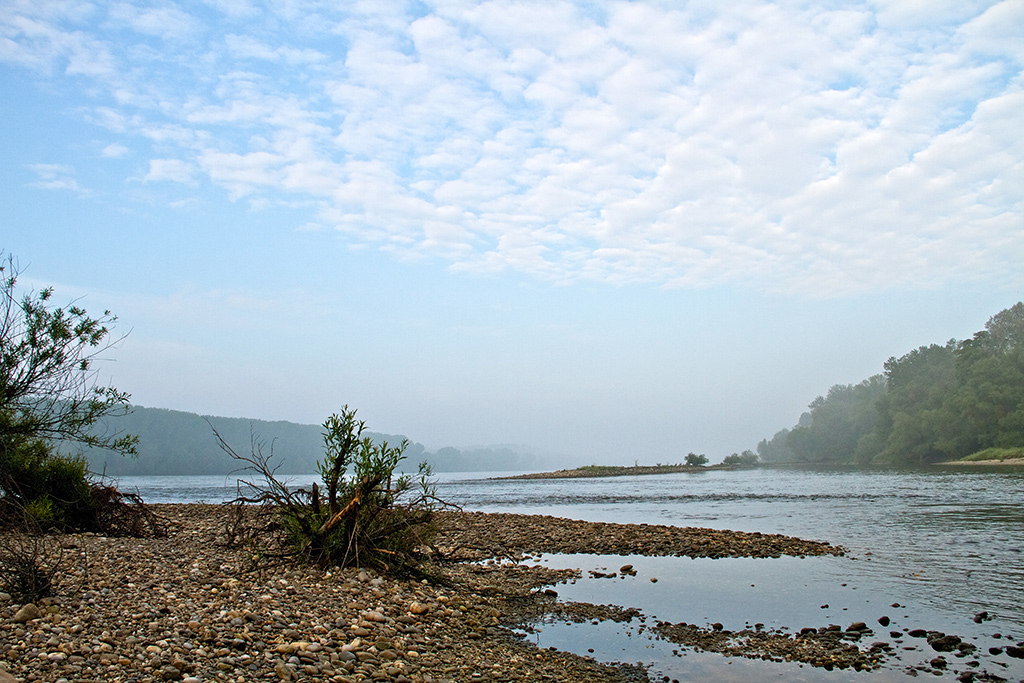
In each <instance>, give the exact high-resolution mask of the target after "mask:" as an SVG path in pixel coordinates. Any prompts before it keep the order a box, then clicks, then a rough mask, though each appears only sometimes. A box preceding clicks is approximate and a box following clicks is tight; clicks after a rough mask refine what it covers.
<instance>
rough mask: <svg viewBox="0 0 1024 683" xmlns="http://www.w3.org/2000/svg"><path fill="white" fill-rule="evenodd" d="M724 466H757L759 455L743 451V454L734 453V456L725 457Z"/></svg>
mask: <svg viewBox="0 0 1024 683" xmlns="http://www.w3.org/2000/svg"><path fill="white" fill-rule="evenodd" d="M722 464H723V465H743V466H747V467H752V466H754V465H756V464H757V454H756V453H754V452H753V451H750V450H746V451H743V453H733V454H732V455H727V456H725V459H724V460H722Z"/></svg>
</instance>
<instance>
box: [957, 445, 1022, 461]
mask: <svg viewBox="0 0 1024 683" xmlns="http://www.w3.org/2000/svg"><path fill="white" fill-rule="evenodd" d="M983 460H1024V448H986V449H985V450H983V451H978V452H977V453H971V454H970V455H968V456H967V457H966V458H961V461H962V462H978V461H983Z"/></svg>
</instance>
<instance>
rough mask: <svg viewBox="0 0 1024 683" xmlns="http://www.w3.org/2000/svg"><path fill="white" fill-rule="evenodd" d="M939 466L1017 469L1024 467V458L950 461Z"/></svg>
mask: <svg viewBox="0 0 1024 683" xmlns="http://www.w3.org/2000/svg"><path fill="white" fill-rule="evenodd" d="M937 464H939V465H1014V466H1016V467H1022V466H1024V458H1008V459H1006V460H950V461H949V462H940V463H937Z"/></svg>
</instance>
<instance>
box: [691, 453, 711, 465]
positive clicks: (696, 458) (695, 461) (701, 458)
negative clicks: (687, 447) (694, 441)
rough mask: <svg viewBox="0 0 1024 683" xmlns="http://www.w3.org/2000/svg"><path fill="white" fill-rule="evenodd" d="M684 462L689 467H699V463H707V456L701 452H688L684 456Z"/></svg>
mask: <svg viewBox="0 0 1024 683" xmlns="http://www.w3.org/2000/svg"><path fill="white" fill-rule="evenodd" d="M686 464H687V466H689V467H700V466H701V465H707V464H708V456H706V455H704V454H703V453H701V454H700V455H697V454H696V453H689V454H687V456H686Z"/></svg>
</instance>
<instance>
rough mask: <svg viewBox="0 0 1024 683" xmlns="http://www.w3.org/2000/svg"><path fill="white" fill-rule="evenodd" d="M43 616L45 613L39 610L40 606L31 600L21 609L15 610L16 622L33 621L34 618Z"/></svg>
mask: <svg viewBox="0 0 1024 683" xmlns="http://www.w3.org/2000/svg"><path fill="white" fill-rule="evenodd" d="M41 616H43V613H42V612H40V611H39V608H38V607H36V606H35V605H34V604H32V603H31V602H30V603H28V604H26V605H23V606H22V608H21V609H19V610H18V611H17V612H15V614H14V623H16V624H24V623H25V622H26V621H32V620H33V619H38V618H40V617H41Z"/></svg>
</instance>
